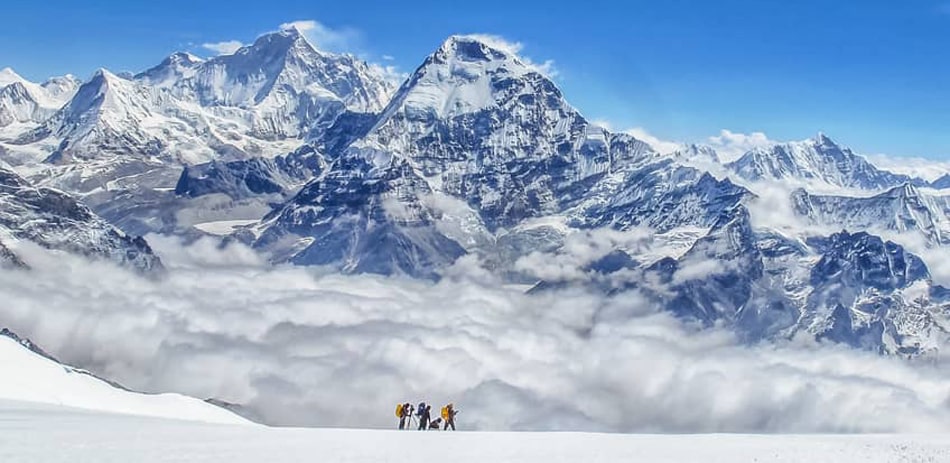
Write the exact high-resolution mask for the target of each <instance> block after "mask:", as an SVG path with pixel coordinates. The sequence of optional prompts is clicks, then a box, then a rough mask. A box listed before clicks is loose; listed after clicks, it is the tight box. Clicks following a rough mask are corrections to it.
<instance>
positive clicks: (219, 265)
mask: <svg viewBox="0 0 950 463" xmlns="http://www.w3.org/2000/svg"><path fill="white" fill-rule="evenodd" d="M153 242H154V243H155V244H156V245H157V247H158V248H159V249H160V250H161V251H162V254H163V257H164V258H165V259H166V263H167V264H169V267H170V268H171V270H170V273H169V274H168V275H167V277H165V278H163V279H161V280H159V281H152V280H147V279H143V278H141V277H138V276H135V275H132V274H129V273H126V272H124V271H121V270H118V269H115V268H113V267H110V266H107V265H104V264H89V263H86V262H83V261H82V260H80V259H78V258H72V257H49V256H48V255H46V254H45V253H40V252H29V253H28V258H29V260H30V262H31V264H32V265H33V266H34V268H35V270H34V272H32V273H21V272H0V293H2V294H3V295H4V303H3V304H2V306H0V324H2V325H5V326H9V327H11V328H12V329H14V330H16V331H18V332H20V333H21V334H23V335H27V336H30V337H33V338H34V339H35V340H36V341H37V342H39V343H40V345H42V346H43V347H44V348H46V349H47V350H49V351H51V352H52V353H54V354H55V355H58V356H60V357H61V358H62V359H63V360H64V361H67V362H70V363H74V364H78V365H82V366H85V367H89V368H91V369H93V370H94V371H96V372H98V373H101V374H104V375H107V376H108V377H111V378H113V379H116V380H118V381H120V382H122V383H124V384H126V385H128V386H130V387H133V388H138V389H144V390H149V391H166V390H170V391H179V392H184V393H188V394H191V395H195V396H198V397H216V398H220V399H224V400H229V401H233V402H238V403H244V404H246V405H247V406H249V407H251V409H252V410H254V411H255V412H257V413H259V414H260V415H261V416H262V417H264V418H265V419H266V420H267V421H268V422H271V423H279V424H294V425H322V426H361V427H392V426H393V424H394V423H393V417H392V413H393V412H392V409H393V407H394V404H396V403H399V402H402V401H406V400H409V401H413V402H415V401H419V400H423V399H424V400H428V401H431V402H434V403H445V402H448V401H454V402H455V403H456V404H459V406H460V408H461V410H462V414H461V415H460V424H461V426H462V427H463V428H467V429H472V428H476V429H492V430H502V429H513V430H529V429H531V430H595V431H596V430H601V431H621V432H632V431H663V432H710V431H748V432H773V431H783V432H784V431H794V432H833V431H843V432H852V431H854V432H888V431H931V432H933V431H947V430H950V411H948V406H947V403H948V402H947V399H948V393H950V392H948V390H947V388H946V384H947V381H948V380H950V372H947V371H944V370H943V369H942V368H934V367H915V366H913V365H911V364H909V363H906V362H905V361H901V360H897V359H889V358H882V357H877V356H874V355H871V354H867V353H862V352H855V351H851V350H846V349H843V348H835V347H827V346H815V345H812V344H809V343H806V344H805V345H803V346H792V345H789V346H784V347H777V346H771V345H761V346H754V347H745V346H741V345H738V344H737V343H736V342H735V340H734V339H733V337H732V336H731V335H729V334H727V333H725V332H722V331H718V330H710V331H704V332H691V331H688V330H687V329H685V328H684V327H683V326H681V324H680V323H678V322H677V321H676V320H674V319H672V318H671V317H669V316H667V315H665V314H659V313H656V312H655V311H654V310H653V309H652V308H651V307H649V306H647V305H646V304H645V303H643V302H642V299H641V298H639V297H638V295H636V294H626V295H620V296H617V297H615V298H611V299H606V298H603V297H600V296H595V295H591V294H586V293H584V292H580V291H565V292H558V293H551V294H541V295H535V296H527V295H524V294H522V293H520V292H518V291H515V290H510V289H505V288H503V287H502V286H501V285H500V284H498V282H497V281H494V280H493V277H492V276H491V275H490V273H489V272H486V271H483V270H481V269H478V268H477V267H474V266H472V265H471V264H472V260H469V259H464V260H463V261H462V262H463V263H462V264H460V265H461V266H460V267H458V268H456V269H453V271H452V272H451V274H452V275H453V276H451V277H450V278H447V279H445V280H443V281H442V282H440V283H436V284H434V283H424V282H417V281H407V280H400V279H387V278H381V277H371V276H339V275H320V274H318V273H316V272H315V271H314V270H312V269H303V268H269V267H267V266H266V265H265V264H264V263H262V262H260V261H259V259H258V258H257V256H256V255H255V254H254V253H253V252H251V251H249V250H247V249H245V248H240V247H232V248H229V249H226V250H221V249H218V248H217V247H216V246H215V244H214V243H210V242H198V243H197V244H195V245H193V246H191V247H189V248H182V247H180V246H178V245H177V244H176V242H173V241H169V240H167V239H157V238H156V239H154V240H153ZM8 373H9V372H8Z"/></svg>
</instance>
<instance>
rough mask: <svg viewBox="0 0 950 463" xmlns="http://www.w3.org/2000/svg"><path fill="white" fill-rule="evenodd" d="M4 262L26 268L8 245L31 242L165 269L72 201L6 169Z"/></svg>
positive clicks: (0, 231) (2, 180)
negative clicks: (36, 185) (34, 184)
mask: <svg viewBox="0 0 950 463" xmlns="http://www.w3.org/2000/svg"><path fill="white" fill-rule="evenodd" d="M0 238H2V239H0V259H2V261H5V262H6V263H8V264H10V265H13V266H17V267H25V266H26V265H27V264H26V263H24V261H23V260H22V258H21V257H19V256H18V255H17V254H16V253H15V251H13V250H11V249H10V248H9V247H8V246H7V245H6V244H4V243H3V242H6V243H10V242H12V241H15V240H16V241H28V242H32V243H35V244H38V245H40V246H42V247H44V248H48V249H53V250H60V251H66V252H70V253H75V254H79V255H83V256H89V257H93V258H98V259H105V260H110V261H113V262H115V263H118V264H120V265H125V266H128V267H131V268H134V269H136V270H139V271H143V272H153V271H158V270H161V269H162V263H161V260H160V259H159V258H158V257H157V256H156V255H155V254H154V253H153V252H152V249H151V248H150V247H149V245H148V243H146V242H145V240H144V239H142V238H138V237H130V236H128V235H126V234H125V233H123V232H121V231H119V230H118V229H116V228H115V227H113V226H112V225H110V224H109V223H108V222H106V221H105V220H103V219H102V218H100V217H98V216H96V215H95V213H93V212H92V211H91V210H90V209H89V208H88V207H86V206H84V205H83V204H81V203H79V202H78V201H76V200H75V199H74V198H72V197H71V196H69V195H67V194H65V193H62V192H60V191H56V190H52V189H49V188H36V187H34V186H32V185H30V184H29V183H28V182H27V181H26V180H24V179H23V178H22V177H20V176H19V175H17V174H16V173H14V172H12V171H10V170H7V169H4V168H2V167H0Z"/></svg>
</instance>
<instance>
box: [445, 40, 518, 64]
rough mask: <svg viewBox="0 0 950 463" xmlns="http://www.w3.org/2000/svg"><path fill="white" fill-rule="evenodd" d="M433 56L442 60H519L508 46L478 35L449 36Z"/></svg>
mask: <svg viewBox="0 0 950 463" xmlns="http://www.w3.org/2000/svg"><path fill="white" fill-rule="evenodd" d="M435 56H436V57H438V58H442V59H444V60H449V59H453V58H454V59H458V60H462V61H495V60H512V61H520V59H519V58H518V56H517V54H515V53H514V51H513V50H511V49H510V48H509V47H506V46H504V45H502V44H500V43H498V42H497V41H493V40H491V39H490V38H488V37H485V36H479V35H453V36H450V37H449V38H448V39H446V40H445V42H443V43H442V46H440V47H439V50H438V51H437V52H436V54H435Z"/></svg>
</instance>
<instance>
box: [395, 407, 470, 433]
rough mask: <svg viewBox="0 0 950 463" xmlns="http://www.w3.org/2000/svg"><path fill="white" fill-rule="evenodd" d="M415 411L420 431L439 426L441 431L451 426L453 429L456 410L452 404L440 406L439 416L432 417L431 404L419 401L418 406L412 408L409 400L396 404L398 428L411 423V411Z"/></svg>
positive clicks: (404, 427)
mask: <svg viewBox="0 0 950 463" xmlns="http://www.w3.org/2000/svg"><path fill="white" fill-rule="evenodd" d="M413 411H415V416H416V417H417V418H418V419H419V427H418V429H419V430H420V431H425V430H429V429H439V427H440V426H444V427H443V428H442V430H443V431H445V430H448V429H449V428H452V430H453V431H455V415H458V413H459V412H458V410H456V409H455V405H454V404H448V405H446V406H444V407H442V410H441V412H442V413H441V415H442V416H440V417H437V418H436V419H434V420H433V419H432V416H431V415H432V406H431V405H427V404H426V403H425V402H420V403H419V406H418V407H416V408H413V407H412V405H411V404H410V403H409V402H406V403H404V404H399V405H397V406H396V417H397V418H399V429H406V427H407V426H409V425H411V424H412V416H413V415H412V413H413Z"/></svg>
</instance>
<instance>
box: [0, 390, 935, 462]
mask: <svg viewBox="0 0 950 463" xmlns="http://www.w3.org/2000/svg"><path fill="white" fill-rule="evenodd" d="M414 460H421V461H430V460H431V461H451V462H453V463H467V462H473V463H474V462H477V463H487V462H578V461H583V462H585V463H593V462H651V463H659V462H699V461H701V462H704V463H715V462H730V463H733V462H751V461H759V462H804V461H808V462H844V463H847V462H862V463H864V462H941V461H950V439H947V438H946V436H936V435H934V436H915V435H840V436H829V435H810V436H802V435H771V436H769V435H739V434H733V435H711V434H705V435H622V434H576V433H476V432H457V433H452V432H436V431H431V432H425V433H423V432H418V431H403V432H399V431H368V430H367V431H357V430H336V429H302V428H268V427H263V426H230V425H215V424H203V423H196V422H185V421H173V420H163V419H156V418H141V417H134V416H129V415H110V414H105V413H101V412H88V411H79V410H71V409H68V408H63V407H58V406H50V405H40V404H27V403H22V402H20V403H18V402H2V401H0V461H3V462H5V463H18V462H29V463H46V462H60V461H69V462H86V461H89V462H92V461H94V462H99V463H109V462H122V463H127V462H130V461H134V462H139V463H149V462H170V461H174V462H229V463H240V462H254V463H259V462H299V461H326V462H376V461H381V462H404V461H414Z"/></svg>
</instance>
